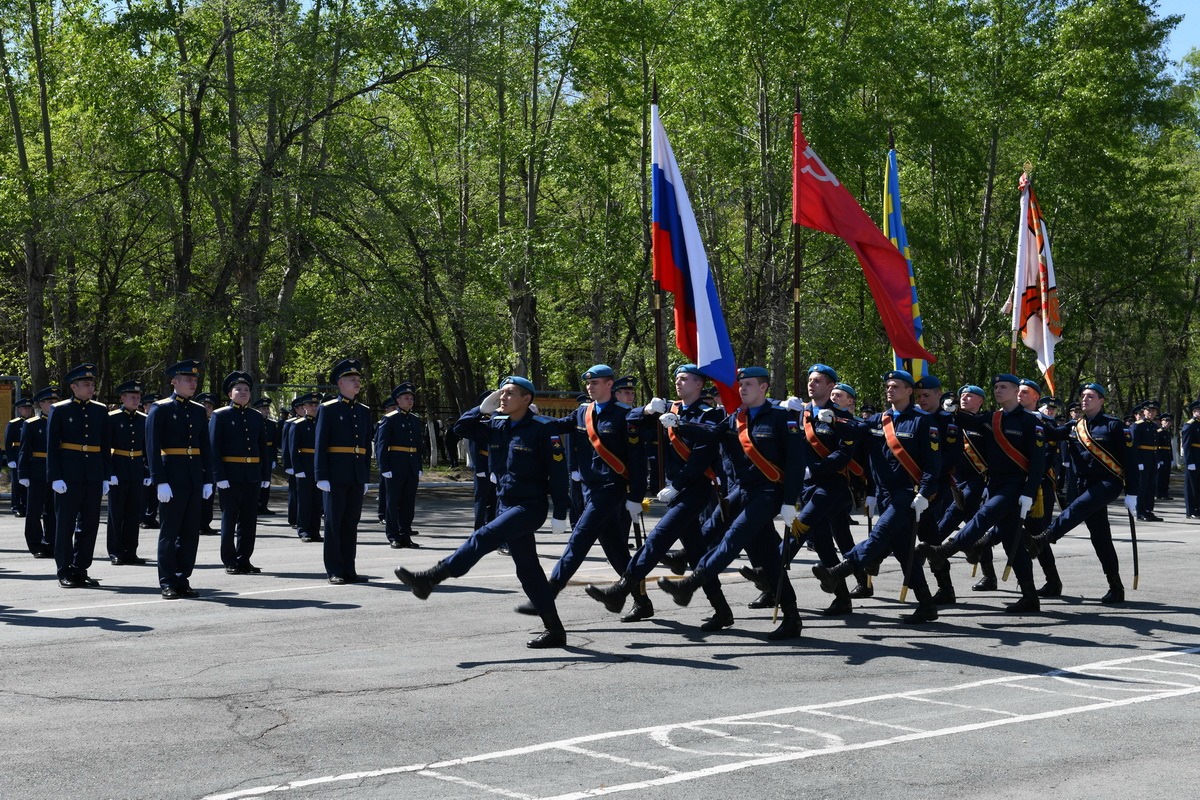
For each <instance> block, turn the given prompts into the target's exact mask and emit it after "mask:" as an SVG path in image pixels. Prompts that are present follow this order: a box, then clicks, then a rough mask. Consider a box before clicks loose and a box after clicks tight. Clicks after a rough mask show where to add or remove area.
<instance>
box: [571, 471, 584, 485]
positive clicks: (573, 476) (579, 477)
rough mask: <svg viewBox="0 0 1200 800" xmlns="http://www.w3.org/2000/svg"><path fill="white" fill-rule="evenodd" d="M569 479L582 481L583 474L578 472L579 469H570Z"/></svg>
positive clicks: (577, 481)
mask: <svg viewBox="0 0 1200 800" xmlns="http://www.w3.org/2000/svg"><path fill="white" fill-rule="evenodd" d="M571 480H573V481H575V482H576V483H580V482H582V481H583V476H582V475H580V474H579V470H577V469H575V470H571Z"/></svg>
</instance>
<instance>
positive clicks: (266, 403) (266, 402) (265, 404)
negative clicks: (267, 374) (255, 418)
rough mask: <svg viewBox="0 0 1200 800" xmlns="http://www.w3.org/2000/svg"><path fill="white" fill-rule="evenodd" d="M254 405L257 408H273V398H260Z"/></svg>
mask: <svg viewBox="0 0 1200 800" xmlns="http://www.w3.org/2000/svg"><path fill="white" fill-rule="evenodd" d="M253 405H254V407H255V408H270V407H271V398H269V397H267V396H266V395H265V394H264V395H262V396H260V397H259V398H258V399H257V400H255V401H254V403H253Z"/></svg>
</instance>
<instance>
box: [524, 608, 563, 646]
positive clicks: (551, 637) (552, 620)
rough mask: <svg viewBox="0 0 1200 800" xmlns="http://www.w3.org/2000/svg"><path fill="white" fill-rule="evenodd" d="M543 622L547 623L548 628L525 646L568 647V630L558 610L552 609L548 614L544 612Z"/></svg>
mask: <svg viewBox="0 0 1200 800" xmlns="http://www.w3.org/2000/svg"><path fill="white" fill-rule="evenodd" d="M542 622H543V623H544V624H545V626H546V630H545V631H543V632H542V633H540V634H538V635H537V636H535V637H533V638H532V639H530V640H529V641H528V642H526V643H525V646H526V647H531V648H533V649H534V650H546V649H548V648H551V647H566V646H567V631H566V629H565V628H563V624H562V621H561V620H560V619H559V618H558V612H557V611H551V612H550V613H548V614H542Z"/></svg>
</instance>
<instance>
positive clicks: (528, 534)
mask: <svg viewBox="0 0 1200 800" xmlns="http://www.w3.org/2000/svg"><path fill="white" fill-rule="evenodd" d="M535 396H536V389H535V388H534V385H533V384H532V383H531V382H530V381H529V380H527V379H526V378H522V377H519V376H510V377H508V378H505V379H504V380H503V381H501V384H500V388H499V389H498V390H496V391H495V392H492V393H491V394H490V395H489V396H488V398H487V399H486V400H485V401H484V403H483V404H482V407H477V408H472V409H470V410H469V411H467V412H466V413H464V414H463V415H462V417H460V418H459V420H458V422H457V423H456V425H455V427H456V428H457V429H458V430H460V431H463V432H464V435H465V434H468V433H469V434H470V437H469V438H471V439H472V440H473V441H483V440H484V439H486V440H487V442H488V451H489V458H488V463H489V464H490V465H491V467H492V476H493V477H494V478H495V482H496V496H497V508H496V518H495V519H493V520H492V521H490V522H488V523H487V524H486V525H484V526H483V527H482V528H479V529H478V530H476V531H475V532H474V533H472V534H471V536H470V537H469V538H468V539H467V541H465V542H463V544H462V545H461V546H460V547H459V548H458V549H457V550H455V551H454V552H453V553H452V554H450V556H449V557H447V558H445V559H443V560H441V561H439V562H438V563H437V564H436V565H435V566H434V567H433V568H432V569H428V570H423V571H421V572H410V571H409V570H407V569H405V568H404V567H397V568H396V577H397V578H399V579H400V580H401V581H403V582H404V583H405V584H407V585H408V586H409V587H411V588H412V592H413V595H414V596H416V597H417V598H418V599H420V600H424V599H425V598H427V597H429V594H430V592H432V591H433V587H434V586H436V585H437V584H439V583H441V582H442V581H444V580H446V579H447V578H452V577H453V578H461V577H462V576H463V575H466V574H467V572H468V571H469V570H470V569H471V567H473V566H474V565H475V564H477V563H478V562H479V560H480V559H481V558H483V556H485V555H487V554H488V553H490V552H491V551H493V550H496V549H498V548H499V546H500V545H501V544H506V545H508V552H509V556H510V557H511V558H512V560H513V564H514V566H515V567H516V570H517V578H518V580H520V582H521V588H522V589H524V590H525V594H526V596H527V597H528V598H529V602H530V603H531V604H532V605H533V607H534V609H536V612H537V614H538V615H539V616H540V617H541V618H542V622H543V624H544V625H545V626H546V630H545V631H544V632H543V633H542V634H540V635H539V636H537V637H535V638H533V639H530V640H529V641H528V642H527V643H526V646H527V647H532V648H535V649H543V648H550V647H565V646H566V643H567V634H566V630H565V629H564V628H563V624H562V621H561V620H560V619H559V616H558V610H557V609H556V608H555V605H554V595H555V592H554V591H552V590H551V588H550V585H549V583H548V582H547V580H546V573H545V572H543V571H542V567H541V564H539V563H538V557H537V546H536V542H535V539H534V532H535V531H536V530H538V528H540V527H541V526H542V524H543V523H544V522H545V521H546V514H547V512H548V511H549V508H548V506H549V503H548V502H547V499H546V498H547V495H549V496H550V497H551V498H552V499H553V502H554V516H553V519H552V521H551V528H552V529H553V531H554V533H555V535H562V534H563V533H566V530H567V494H566V489H567V480H566V478H567V476H566V455H565V453H564V451H563V444H562V437H561V436H560V435H559V434H557V433H556V432H555V431H554V429H553V427H552V425H551V420H549V419H548V418H546V417H538V416H535V415H534V414H533V413H531V411H530V404H531V403H532V402H533V399H534V397H535ZM497 412H498V413H497ZM489 415H490V419H489ZM482 428H486V429H487V432H486V434H485V433H484V431H483V430H481V429H482Z"/></svg>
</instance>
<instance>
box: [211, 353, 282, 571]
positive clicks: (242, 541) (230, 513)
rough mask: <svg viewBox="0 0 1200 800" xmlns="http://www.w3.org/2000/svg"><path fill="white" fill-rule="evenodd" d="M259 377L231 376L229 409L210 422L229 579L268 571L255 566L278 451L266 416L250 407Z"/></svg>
mask: <svg viewBox="0 0 1200 800" xmlns="http://www.w3.org/2000/svg"><path fill="white" fill-rule="evenodd" d="M253 388H254V378H252V377H251V376H250V373H248V372H231V373H229V375H227V376H226V377H225V380H224V382H222V384H221V389H222V391H224V392H225V394H226V395H228V397H229V405H227V406H225V407H224V408H219V409H217V410H216V411H214V412H213V415H212V417H211V418H210V419H209V421H208V435H209V438H210V439H211V440H212V465H213V479H214V480H215V481H216V484H217V490H218V491H219V492H220V494H221V562H222V563H223V564H224V565H225V572H226V574H228V575H249V574H257V573H259V572H262V570H261V569H259V568H258V567H256V566H254V565H253V564H252V563H250V557H251V556H252V555H253V554H254V540H255V535H256V534H257V532H258V513H257V512H258V511H259V492H260V491H261V490H262V489H264V488H267V487H269V486H270V485H271V458H272V452H271V448H270V445H269V444H268V440H267V430H266V429H267V424H266V422H267V421H266V420H265V419H264V418H263V416H262V415H261V414H259V413H257V412H256V411H255V410H254V409H252V408H251V407H250V393H251V391H252V390H253Z"/></svg>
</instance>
